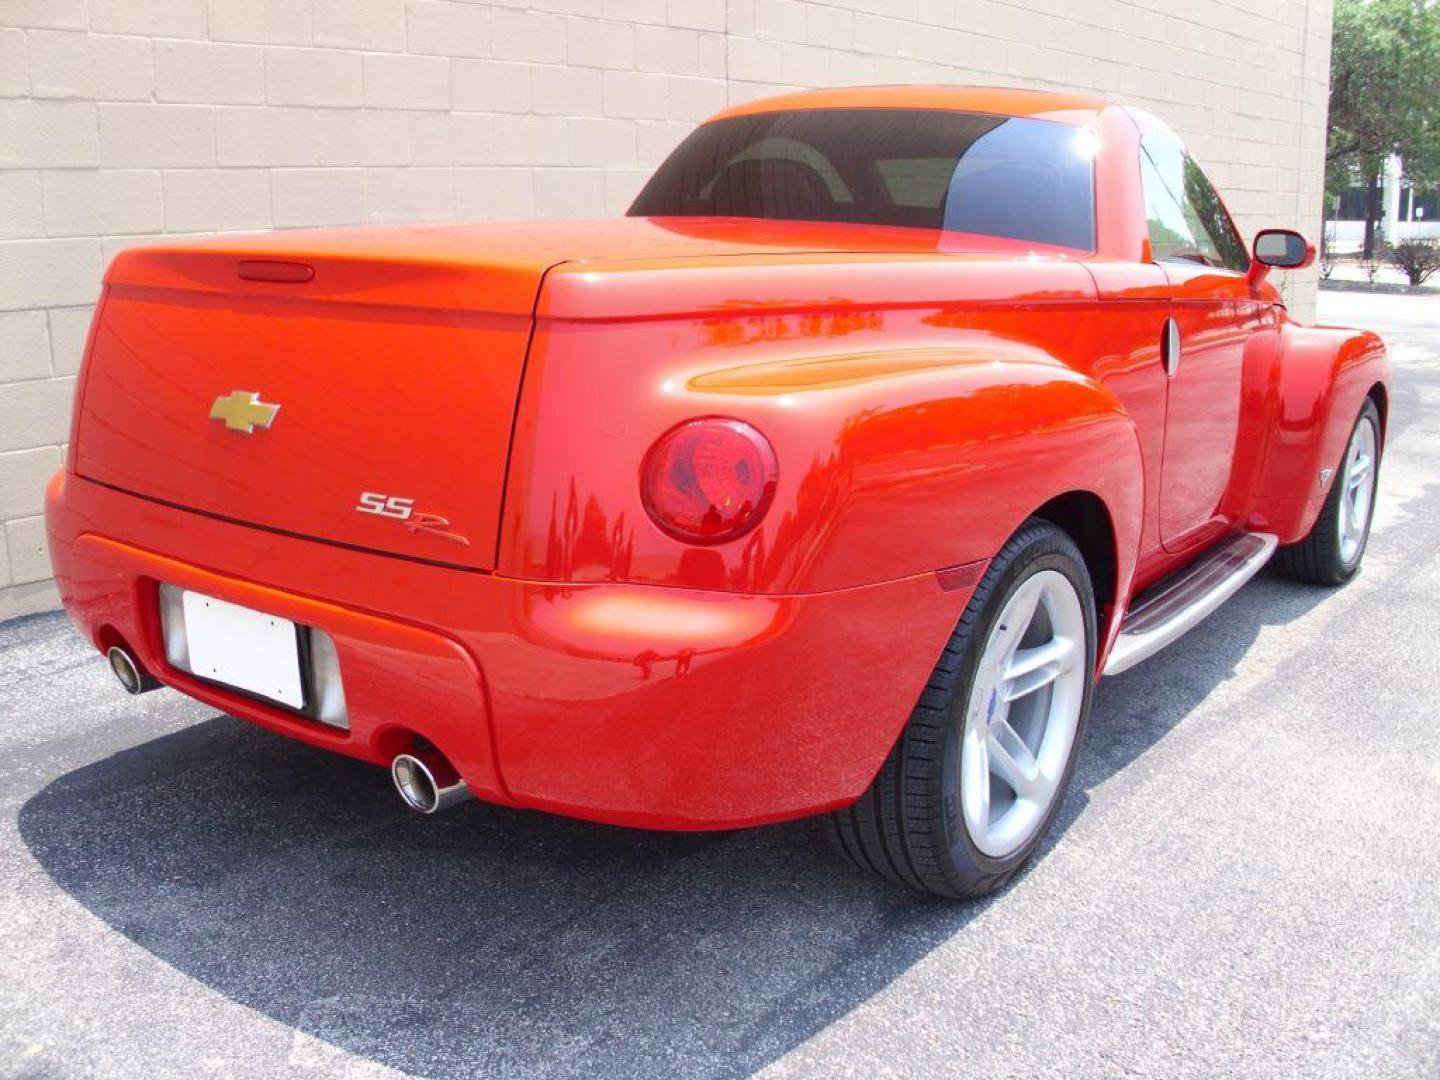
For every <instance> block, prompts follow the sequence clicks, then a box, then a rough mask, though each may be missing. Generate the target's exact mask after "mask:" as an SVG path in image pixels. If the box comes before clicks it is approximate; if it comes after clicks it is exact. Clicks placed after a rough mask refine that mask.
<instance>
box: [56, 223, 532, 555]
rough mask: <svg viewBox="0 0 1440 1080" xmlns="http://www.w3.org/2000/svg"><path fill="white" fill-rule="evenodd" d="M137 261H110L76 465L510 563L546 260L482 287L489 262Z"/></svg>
mask: <svg viewBox="0 0 1440 1080" xmlns="http://www.w3.org/2000/svg"><path fill="white" fill-rule="evenodd" d="M131 254H132V256H133V258H131V259H130V260H129V261H128V262H127V261H126V259H127V257H126V256H122V257H121V261H120V262H117V264H116V266H115V267H114V268H112V270H111V273H110V275H109V278H108V280H109V285H108V288H107V293H106V296H105V298H104V301H103V303H102V306H101V308H100V313H99V315H98V320H99V321H98V325H97V327H96V331H95V334H94V340H93V346H92V349H91V353H90V357H89V359H88V361H87V366H86V377H85V384H84V389H83V396H82V400H81V406H80V420H79V426H78V436H77V445H76V448H75V468H76V471H77V472H78V473H79V474H80V475H82V476H85V477H87V478H89V479H92V480H96V481H99V482H101V483H105V484H109V485H112V486H114V487H118V488H122V489H124V490H127V491H131V492H134V493H136V494H139V495H144V496H148V497H150V498H154V499H159V500H163V501H165V502H168V503H173V504H175V505H178V506H182V507H186V508H189V509H193V510H198V511H202V512H205V513H209V514H214V515H218V516H221V517H225V518H228V519H232V520H235V521H240V522H245V523H249V524H254V525H258V526H263V527H265V528H270V529H276V530H281V531H284V532H287V533H293V534H297V535H300V536H305V537H312V538H316V539H321V540H326V541H331V542H337V543H343V544H347V545H353V546H357V547H361V548H366V549H370V550H374V551H380V552H385V553H389V554H394V555H401V556H407V557H412V558H421V559H426V560H433V561H439V562H445V563H452V564H458V565H463V566H467V567H474V568H478V569H491V568H493V567H494V565H495V545H496V536H497V526H498V521H499V513H500V501H501V498H502V495H503V488H504V483H505V469H506V458H507V454H508V450H509V444H510V428H511V423H512V421H513V417H514V411H515V399H516V394H517V393H518V391H519V385H520V376H521V370H522V366H523V363H524V358H525V350H526V348H527V346H528V342H529V336H530V326H531V313H530V306H531V305H532V304H533V298H534V295H535V290H536V289H538V286H539V281H540V278H541V276H542V275H543V272H544V268H543V267H537V268H535V269H534V270H533V273H532V274H531V275H530V277H531V278H532V279H533V280H529V281H528V282H526V281H517V280H516V273H515V270H514V268H513V267H511V268H507V270H506V271H505V273H504V274H503V275H497V278H496V280H493V281H490V282H486V281H485V280H483V279H484V277H485V271H484V269H483V268H476V267H473V266H471V267H465V268H460V269H457V268H456V267H454V266H439V265H426V264H423V263H416V264H412V265H400V264H396V263H394V262H393V261H392V262H356V261H354V260H350V261H339V262H337V261H335V260H326V259H311V260H306V261H303V262H302V261H300V260H291V261H287V262H283V263H281V262H273V261H272V262H267V263H262V264H261V265H260V266H259V268H258V271H257V272H258V273H259V274H261V275H262V279H261V280H248V279H244V278H242V276H241V275H242V274H243V273H245V272H246V271H242V270H241V269H240V266H241V264H242V263H243V264H245V266H246V267H247V268H249V270H251V271H256V263H255V262H254V260H245V259H237V258H236V256H235V255H234V254H221V253H211V252H187V251H183V250H182V251H177V252H167V253H159V254H157V253H154V252H146V253H131ZM277 267H278V269H277ZM296 268H298V269H296ZM305 272H309V273H310V274H311V276H310V277H309V278H308V279H306V280H303V281H301V280H289V281H287V280H284V279H285V278H287V277H288V278H292V279H298V278H302V277H304V276H305ZM276 278H279V279H280V280H274V279H276ZM527 297H528V299H527ZM486 307H494V308H500V309H502V310H484V309H485V308H486ZM507 308H508V310H503V309H507ZM252 395H253V396H252ZM275 406H278V408H273V407H275ZM267 421H268V426H267Z"/></svg>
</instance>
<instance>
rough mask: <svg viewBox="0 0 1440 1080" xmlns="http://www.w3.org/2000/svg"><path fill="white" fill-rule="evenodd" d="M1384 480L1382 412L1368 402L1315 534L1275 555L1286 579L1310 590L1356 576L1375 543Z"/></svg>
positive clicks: (1312, 530) (1317, 523)
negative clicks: (1380, 484) (1373, 530)
mask: <svg viewBox="0 0 1440 1080" xmlns="http://www.w3.org/2000/svg"><path fill="white" fill-rule="evenodd" d="M1379 477H1380V411H1379V410H1378V409H1377V408H1376V407H1375V402H1374V401H1368V400H1367V401H1366V402H1365V407H1364V408H1363V409H1361V410H1360V416H1359V417H1358V418H1357V419H1356V421H1355V427H1354V429H1353V430H1352V431H1351V432H1350V441H1349V442H1348V443H1346V445H1345V456H1344V457H1343V458H1342V459H1341V461H1340V475H1339V476H1337V477H1336V478H1335V483H1334V484H1333V485H1332V486H1331V488H1330V494H1329V495H1328V496H1327V497H1326V499H1325V505H1324V506H1323V507H1321V509H1320V516H1319V517H1318V518H1316V519H1315V525H1314V526H1313V527H1312V528H1311V530H1310V535H1309V536H1307V537H1305V539H1304V540H1302V541H1300V543H1298V544H1292V545H1290V546H1288V547H1283V548H1281V549H1280V551H1279V554H1278V555H1277V556H1276V560H1275V561H1276V565H1277V566H1278V567H1279V568H1280V571H1281V572H1282V573H1283V574H1285V576H1286V577H1290V578H1293V579H1295V580H1296V581H1303V582H1306V583H1307V584H1311V585H1343V584H1345V582H1347V581H1349V580H1350V579H1351V578H1352V577H1354V576H1355V572H1356V571H1357V570H1359V569H1360V560H1361V559H1363V558H1364V557H1365V545H1366V544H1367V543H1368V542H1369V540H1370V522H1371V519H1372V518H1373V517H1374V515H1375V490H1376V484H1377V482H1378V481H1379Z"/></svg>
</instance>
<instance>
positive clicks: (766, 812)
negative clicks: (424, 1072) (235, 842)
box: [47, 473, 970, 829]
mask: <svg viewBox="0 0 1440 1080" xmlns="http://www.w3.org/2000/svg"><path fill="white" fill-rule="evenodd" d="M47 517H48V524H49V530H50V543H51V552H52V558H53V560H54V563H55V570H56V577H57V580H58V582H59V585H60V591H61V595H62V597H63V599H64V601H65V605H66V608H67V609H68V610H69V612H70V614H71V616H72V617H73V618H74V620H75V621H76V623H77V624H78V625H79V626H80V628H81V630H82V631H83V632H84V633H85V634H86V636H87V637H89V638H90V640H91V641H92V642H94V643H95V644H96V645H97V647H102V648H103V647H107V646H108V645H110V644H114V643H115V640H116V639H123V640H124V641H125V642H126V643H128V644H129V646H130V647H131V649H132V650H133V651H134V652H135V653H136V654H137V656H139V658H140V659H141V661H142V662H143V663H144V664H145V665H146V666H147V667H148V668H149V669H150V671H151V672H152V673H154V674H155V675H156V676H157V677H158V678H159V679H160V680H161V681H163V682H165V683H167V684H168V685H170V686H172V687H174V688H175V689H177V690H180V691H182V692H184V693H186V694H189V695H190V696H192V697H195V698H197V699H199V700H201V701H203V702H205V703H207V704H209V705H212V706H214V707H215V708H217V709H222V710H224V711H225V712H227V713H230V714H232V715H235V716H239V717H243V718H244V719H247V720H250V721H253V722H255V723H257V724H260V725H262V726H264V727H267V728H270V729H271V730H274V731H278V732H280V733H282V734H285V735H289V736H292V737H294V738H297V739H301V740H303V741H305V742H308V743H311V744H314V745H316V746H321V747H325V748H326V749H330V750H335V751H337V752H340V753H345V754H349V755H352V756H354V757H358V758H362V759H365V760H369V761H374V762H376V763H385V762H388V761H389V759H390V757H391V756H393V754H394V753H395V752H396V751H397V750H398V749H402V748H404V746H405V745H406V744H407V743H408V741H409V740H410V739H411V738H412V737H413V736H414V735H419V736H422V737H424V738H425V739H428V740H429V741H430V742H432V743H434V744H435V745H436V746H437V747H438V748H439V749H440V750H441V751H442V752H443V753H444V754H445V755H446V756H447V757H449V758H450V760H451V761H452V762H453V763H454V764H455V766H456V768H457V769H459V771H460V773H461V775H462V776H463V777H464V778H465V780H466V782H467V783H468V784H469V785H470V787H471V789H472V790H473V791H475V793H476V794H477V795H479V796H480V797H482V798H486V799H489V800H492V801H495V802H500V803H505V804H509V805H516V806H526V807H533V808H536V809H543V810H548V811H553V812H557V813H563V814H567V815H571V816H575V817H583V818H589V819H592V820H598V821H608V822H612V823H616V824H625V825H636V826H644V827H650V828H670V829H707V828H726V827H733V826H739V825H750V824H757V823H761V822H765V821H773V820H779V819H783V818H788V817H797V816H802V815H805V814H809V813H815V812H819V811H823V810H826V809H831V808H834V807H837V806H842V805H844V804H846V803H848V802H850V801H853V800H854V799H855V798H856V797H858V796H859V795H860V794H861V793H862V792H863V791H864V789H865V787H866V786H867V785H868V784H869V782H870V780H871V778H872V777H873V776H874V774H875V772H876V771H877V770H878V768H879V766H880V764H881V762H882V761H883V760H884V757H885V755H886V754H887V753H888V752H889V749H890V747H891V745H892V744H893V742H894V739H895V737H896V735H897V734H898V733H899V730H900V728H901V727H902V726H903V724H904V722H905V719H906V717H907V716H908V715H909V712H910V709H911V707H912V706H913V705H914V702H915V700H916V698H917V697H918V695H919V692H920V690H921V688H922V687H923V686H924V684H925V681H926V679H927V678H928V677H929V673H930V671H931V669H932V667H933V666H934V663H935V660H936V658H937V657H938V656H939V653H940V650H941V649H942V648H943V647H944V644H945V641H946V640H947V638H948V636H949V634H950V632H951V630H952V629H953V628H954V626H955V622H956V620H957V619H958V618H959V615H960V612H961V611H962V609H963V608H964V605H965V603H966V601H967V600H968V599H969V594H970V589H969V588H960V589H952V590H950V591H947V590H945V589H942V588H941V587H940V585H939V582H938V581H937V579H936V577H935V575H933V574H923V575H919V576H916V577H912V578H906V579H901V580H898V581H893V582H887V583H884V584H879V585H873V586H867V587H864V588H855V589H845V590H839V591H836V592H829V593H819V594H807V595H803V596H742V595H737V594H730V593H715V592H700V591H691V590H682V589H669V588H660V587H655V586H645V585H623V584H595V585H585V586H559V585H554V584H550V583H545V582H534V581H520V580H514V579H507V578H502V577H498V576H496V575H493V574H486V573H479V572H467V571H462V570H455V569H450V568H444V567H439V566H433V565H429V564H424V563H419V562H414V561H410V560H404V559H396V558H389V557H385V556H380V555H374V554H370V553H366V552H360V551H353V550H349V549H345V548H340V547H336V546H332V545H328V544H323V543H317V542H314V541H309V540H301V539H297V538H293V537H288V536H283V535H278V534H275V533H270V532H266V531H264V530H259V529H252V528H247V527H244V526H239V525H235V524H231V523H228V522H223V521H218V520H215V519H213V518H210V517H207V516H204V515H201V514H193V513H189V512H186V511H181V510H176V509H174V508H171V507H167V506H163V505H159V504H156V503H152V502H149V501H147V500H144V499H140V498H136V497H134V496H130V495H126V494H123V493H120V492H117V491H114V490H112V489H109V488H106V487H104V486H101V485H97V484H94V483H91V482H89V481H86V480H83V479H80V478H78V477H76V476H74V475H67V474H63V473H62V474H60V475H57V476H56V478H55V479H54V480H53V481H52V483H51V486H50V491H49V498H48V500H47ZM160 582H170V583H172V584H176V585H180V586H182V587H185V588H190V589H195V590H198V591H202V592H206V593H208V594H210V595H213V596H218V597H220V598H221V599H225V600H229V601H231V602H233V603H237V604H243V605H245V606H247V607H252V608H256V609H259V610H262V611H268V612H271V613H272V614H276V615H280V616H283V617H284V618H287V619H292V620H294V621H296V622H299V623H304V624H305V625H309V626H316V627H320V628H321V629H324V630H325V631H327V632H328V633H329V634H330V635H331V637H332V638H333V639H334V640H335V643H336V648H337V651H338V653H339V656H340V665H341V671H342V675H343V678H344V681H345V689H346V697H347V702H348V706H349V714H350V725H351V726H350V730H349V731H348V732H342V731H336V730H334V729H331V728H327V727H325V726H323V725H321V724H318V723H314V722H312V721H309V720H305V719H303V718H300V717H297V716H295V715H293V714H291V713H289V712H286V711H285V710H283V709H279V708H272V707H270V706H269V705H266V704H264V703H262V702H258V701H255V700H253V699H250V698H246V697H244V696H242V695H238V694H232V693H230V692H228V691H225V690H223V689H217V688H216V687H214V686H211V685H209V684H206V683H203V682H201V681H199V680H196V679H195V678H193V677H192V676H190V675H188V674H186V673H185V672H182V671H178V670H176V669H174V668H172V667H170V666H169V665H168V664H167V663H166V662H165V658H164V650H163V646H162V643H161V637H160V627H159V617H158V606H157V602H156V598H155V593H156V589H157V587H158V584H159V583H160Z"/></svg>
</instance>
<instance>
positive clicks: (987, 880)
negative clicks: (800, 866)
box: [820, 518, 1096, 899]
mask: <svg viewBox="0 0 1440 1080" xmlns="http://www.w3.org/2000/svg"><path fill="white" fill-rule="evenodd" d="M1041 570H1058V571H1060V572H1061V573H1062V574H1064V575H1065V576H1066V577H1068V578H1069V579H1070V582H1071V584H1072V585H1074V587H1075V591H1076V594H1077V595H1078V596H1079V598H1080V605H1081V608H1082V609H1083V613H1084V623H1085V631H1086V632H1085V638H1086V642H1085V646H1086V647H1085V660H1084V663H1085V664H1086V669H1085V670H1086V672H1087V676H1086V678H1085V679H1084V680H1083V681H1084V692H1083V697H1082V699H1081V707H1080V717H1079V722H1078V727H1077V729H1076V732H1075V738H1074V743H1073V745H1072V747H1071V749H1070V756H1069V760H1068V761H1067V762H1066V764H1065V767H1064V772H1063V775H1062V778H1061V780H1060V783H1059V788H1058V790H1057V792H1056V793H1055V795H1054V797H1053V799H1052V801H1051V804H1050V807H1049V809H1048V810H1047V811H1046V813H1045V815H1044V817H1043V820H1042V821H1041V822H1040V824H1039V827H1038V828H1037V829H1036V830H1035V832H1034V835H1033V836H1032V837H1031V839H1030V840H1029V841H1027V842H1026V843H1025V844H1024V845H1023V846H1021V847H1020V848H1019V849H1018V850H1016V851H1015V852H1014V853H1013V854H1011V855H1010V856H1008V857H1006V858H1004V859H993V858H990V857H988V856H986V855H985V854H983V853H982V852H980V851H979V850H978V849H977V848H976V847H975V844H974V843H973V842H972V840H971V838H970V834H969V830H968V829H967V828H966V826H965V822H964V820H963V817H962V814H961V810H960V805H961V803H960V793H959V785H960V783H961V780H960V770H959V767H958V764H957V763H958V760H959V758H958V755H959V752H960V750H959V748H960V743H961V739H962V735H963V728H964V714H965V711H966V705H967V703H968V701H969V698H970V693H971V686H972V683H973V682H974V678H975V671H976V667H977V665H978V664H979V662H980V658H981V655H982V653H983V652H984V649H985V645H986V642H987V641H988V640H989V638H990V633H991V629H992V627H993V625H994V623H995V621H996V620H997V619H998V618H999V617H1000V613H1001V611H1002V610H1003V609H1004V607H1005V604H1006V602H1007V601H1008V600H1009V598H1010V596H1011V595H1012V594H1013V593H1014V592H1015V590H1016V589H1017V588H1018V587H1019V586H1020V585H1021V584H1022V583H1023V582H1024V581H1025V580H1027V579H1028V578H1030V577H1031V576H1032V575H1033V574H1036V573H1038V572H1039V571H1041ZM1095 641H1096V635H1095V594H1094V589H1093V587H1092V585H1091V582H1090V575H1089V573H1088V572H1087V570H1086V567H1085V559H1084V557H1083V556H1082V555H1081V553H1080V549H1079V548H1078V547H1076V545H1075V542H1074V541H1073V540H1071V539H1070V537H1069V535H1067V534H1066V533H1065V532H1064V531H1063V530H1062V529H1060V528H1059V527H1057V526H1056V525H1054V524H1052V523H1051V522H1048V521H1042V520H1039V519H1035V518H1032V519H1030V520H1029V521H1027V522H1026V523H1025V524H1024V525H1023V526H1022V527H1021V528H1020V530H1019V531H1018V532H1017V533H1016V534H1015V535H1014V536H1013V537H1011V538H1010V540H1009V541H1008V542H1007V543H1006V544H1005V546H1004V547H1003V548H1001V550H1000V553H999V554H998V555H996V556H995V558H994V559H993V560H992V561H991V563H990V566H989V568H988V569H987V570H986V572H985V574H984V576H983V577H982V578H981V580H980V584H979V585H978V586H977V587H976V589H975V593H974V595H973V596H972V597H971V599H970V603H969V604H968V605H967V606H966V608H965V612H964V614H963V615H962V616H961V617H960V622H959V624H958V625H957V626H956V628H955V631H954V633H953V634H952V635H951V636H950V641H949V643H948V644H947V645H946V646H945V651H944V652H943V653H942V654H941V656H940V661H939V663H938V664H936V666H935V670H934V672H933V673H932V674H931V676H930V681H929V683H928V684H927V685H926V687H925V689H924V691H923V692H922V693H921V695H920V700H919V702H918V703H917V704H916V706H915V709H914V711H913V712H912V713H911V714H910V719H909V721H908V722H907V723H906V725H905V729H904V731H903V732H901V735H900V738H899V740H898V741H897V742H896V744H895V746H894V748H892V749H891V751H890V754H889V756H888V757H887V758H886V759H885V763H884V765H882V766H881V768H880V772H879V774H878V775H877V776H876V777H875V779H874V781H873V782H872V783H871V785H870V787H869V789H868V790H867V791H866V792H865V794H864V795H863V796H862V797H861V798H860V800H859V801H858V802H856V803H854V804H853V805H852V806H849V807H847V808H845V809H843V810H837V811H835V812H833V813H831V814H827V815H826V816H825V817H824V818H822V819H821V821H820V824H821V829H822V831H823V832H824V833H825V834H826V837H827V839H828V840H829V841H830V842H831V844H832V846H834V847H835V848H836V849H837V850H838V851H839V852H841V853H842V854H843V855H844V856H845V857H846V858H848V859H849V860H850V861H851V862H853V863H854V864H855V865H856V866H858V867H859V868H860V869H862V870H865V871H867V872H869V873H873V874H878V875H880V876H881V877H883V878H886V879H888V880H890V881H892V882H895V883H896V884H900V885H905V886H908V887H909V888H911V889H914V890H916V891H917V892H922V893H928V894H931V895H935V896H942V897H949V898H954V899H972V898H975V897H979V896H984V895H985V894H987V893H990V892H994V891H995V890H996V889H999V888H1000V887H1002V886H1003V885H1005V884H1006V883H1007V882H1008V881H1009V880H1010V879H1011V878H1012V877H1013V876H1014V875H1015V873H1016V872H1017V871H1018V870H1020V868H1021V867H1022V866H1024V865H1025V863H1026V862H1027V861H1028V860H1029V858H1030V857H1031V855H1032V854H1033V853H1034V851H1035V848H1036V846H1037V845H1038V844H1039V843H1040V841H1041V840H1042V839H1043V838H1044V835H1045V833H1046V832H1047V831H1048V829H1049V827H1050V825H1051V823H1052V822H1053V820H1054V816H1055V814H1056V813H1057V812H1058V810H1059V808H1060V806H1061V804H1062V803H1063V802H1064V799H1065V791H1066V789H1067V788H1068V786H1069V783H1070V778H1071V776H1072V775H1073V774H1074V771H1075V760H1076V758H1077V757H1078V756H1079V749H1080V746H1081V743H1082V742H1083V740H1084V736H1085V728H1086V724H1087V722H1088V720H1089V715H1090V699H1091V692H1092V689H1093V685H1094V678H1093V677H1092V676H1091V675H1090V674H1089V673H1093V672H1094V670H1095V647H1096V645H1095Z"/></svg>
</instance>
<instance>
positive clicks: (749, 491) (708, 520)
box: [641, 417, 776, 544]
mask: <svg viewBox="0 0 1440 1080" xmlns="http://www.w3.org/2000/svg"><path fill="white" fill-rule="evenodd" d="M775 474H776V468H775V451H774V450H772V449H770V444H769V443H768V442H766V440H765V436H763V435H761V434H760V432H758V431H756V430H755V429H754V428H753V427H751V426H750V425H749V424H746V423H744V422H742V421H740V420H725V419H721V418H719V417H709V418H706V419H703V420H687V421H686V422H685V423H683V424H681V425H679V426H678V427H673V428H671V429H670V430H669V431H667V432H666V433H665V434H664V435H662V436H660V438H659V439H657V440H656V442H655V445H654V446H652V447H651V448H650V453H649V454H647V455H646V457H645V467H644V473H643V476H642V479H641V495H642V496H643V498H644V501H645V509H646V510H647V511H648V512H649V514H650V517H651V519H652V520H653V521H654V522H655V524H656V525H658V526H659V527H660V528H661V529H662V530H664V531H665V532H666V533H668V534H669V535H671V536H673V537H674V538H675V539H677V540H683V541H685V542H686V543H688V544H721V543H724V542H725V541H727V540H734V539H735V538H736V537H737V536H741V535H743V534H744V533H746V532H748V531H749V530H751V529H753V528H754V527H755V526H756V525H758V524H759V523H760V519H761V518H762V517H764V516H765V510H766V508H767V507H769V505H770V499H771V497H772V496H773V495H774V494H775Z"/></svg>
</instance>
